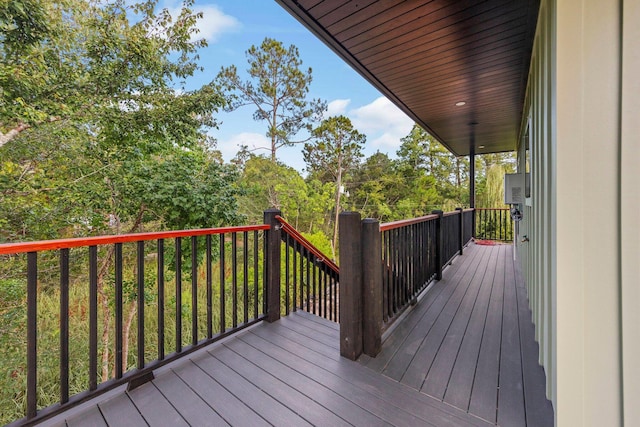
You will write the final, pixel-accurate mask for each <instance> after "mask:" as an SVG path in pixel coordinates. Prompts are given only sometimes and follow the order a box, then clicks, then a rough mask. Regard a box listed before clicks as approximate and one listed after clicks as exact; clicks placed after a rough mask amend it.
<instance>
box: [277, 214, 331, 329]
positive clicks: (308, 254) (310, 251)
mask: <svg viewBox="0 0 640 427" xmlns="http://www.w3.org/2000/svg"><path fill="white" fill-rule="evenodd" d="M276 219H277V220H278V221H279V222H280V224H281V227H282V228H281V238H282V241H283V242H284V248H283V250H284V269H282V267H281V271H280V277H281V283H280V286H282V287H283V288H284V295H283V293H282V291H281V296H282V298H283V301H282V305H283V306H284V310H285V315H288V314H289V311H296V310H298V309H302V310H305V311H307V312H309V313H312V314H315V315H317V316H320V317H324V318H325V319H329V320H333V321H334V322H337V321H338V319H339V310H338V283H339V280H340V269H339V268H338V266H337V265H336V264H335V263H334V262H333V261H331V260H330V259H328V258H327V256H326V255H325V254H323V253H322V252H321V251H320V250H319V249H318V248H316V247H315V246H314V245H313V244H312V243H311V242H309V241H308V240H307V239H305V238H304V236H302V234H300V233H299V232H298V231H297V230H296V229H295V228H294V227H293V226H291V225H290V224H289V223H288V222H286V221H285V220H284V218H282V217H281V216H279V215H278V216H276ZM283 273H284V274H283Z"/></svg>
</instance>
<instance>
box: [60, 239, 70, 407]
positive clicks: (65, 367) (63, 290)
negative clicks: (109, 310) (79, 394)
mask: <svg viewBox="0 0 640 427" xmlns="http://www.w3.org/2000/svg"><path fill="white" fill-rule="evenodd" d="M68 401H69V249H60V403H61V404H64V403H67V402H68Z"/></svg>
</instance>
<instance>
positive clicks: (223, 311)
mask: <svg viewBox="0 0 640 427" xmlns="http://www.w3.org/2000/svg"><path fill="white" fill-rule="evenodd" d="M224 252H225V251H224V233H222V234H220V333H221V334H223V333H224V332H225V329H226V316H227V310H226V307H225V304H224V303H225V301H224V300H225V290H224V267H225V266H224V257H225V254H224Z"/></svg>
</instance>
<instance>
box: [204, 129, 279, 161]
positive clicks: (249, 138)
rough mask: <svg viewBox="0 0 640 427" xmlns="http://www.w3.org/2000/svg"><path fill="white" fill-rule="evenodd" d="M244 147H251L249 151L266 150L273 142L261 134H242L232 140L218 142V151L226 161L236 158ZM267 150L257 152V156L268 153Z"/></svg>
mask: <svg viewBox="0 0 640 427" xmlns="http://www.w3.org/2000/svg"><path fill="white" fill-rule="evenodd" d="M242 145H246V146H247V147H249V150H253V149H256V148H266V149H268V148H269V147H270V146H271V141H270V140H269V139H268V138H267V137H266V136H264V135H263V134H260V133H255V132H241V133H238V134H235V135H232V136H231V137H230V138H228V139H226V140H224V141H220V140H219V141H218V144H217V147H216V148H217V149H218V150H220V152H221V153H222V157H223V158H224V159H225V160H231V159H232V158H234V157H235V155H236V154H237V153H238V150H240V147H241V146H242ZM267 152H268V151H267V150H256V151H255V153H256V154H261V153H267Z"/></svg>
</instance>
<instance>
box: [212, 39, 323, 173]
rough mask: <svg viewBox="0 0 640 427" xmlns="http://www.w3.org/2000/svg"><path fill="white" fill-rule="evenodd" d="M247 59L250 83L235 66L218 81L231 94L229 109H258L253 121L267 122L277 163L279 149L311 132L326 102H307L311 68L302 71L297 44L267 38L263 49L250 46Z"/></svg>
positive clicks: (222, 74)
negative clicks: (248, 106)
mask: <svg viewBox="0 0 640 427" xmlns="http://www.w3.org/2000/svg"><path fill="white" fill-rule="evenodd" d="M246 56H247V62H248V64H249V68H248V69H247V73H248V74H249V79H248V80H246V81H243V80H242V79H241V78H240V76H239V75H238V70H237V68H236V66H235V65H232V66H230V67H223V68H222V69H221V70H220V73H219V74H218V76H217V81H218V82H219V84H220V85H221V86H222V87H224V88H225V89H226V90H227V91H229V92H230V93H231V99H230V104H229V109H231V110H234V109H236V108H239V107H242V106H245V105H252V106H254V107H256V111H255V112H254V114H253V118H254V119H255V120H257V121H266V122H267V132H266V135H267V137H268V138H269V140H270V141H271V146H270V147H268V148H269V150H270V151H271V161H273V162H275V161H276V152H277V150H278V148H280V147H284V146H288V145H292V144H294V143H295V141H293V140H292V138H294V137H295V136H296V135H297V134H298V133H299V132H300V131H301V130H303V129H306V130H307V131H311V128H312V124H313V123H314V122H315V121H318V120H319V119H320V118H321V116H322V113H323V112H324V111H325V110H326V102H324V101H321V100H319V99H314V100H311V101H308V100H307V94H308V92H309V85H310V84H311V81H312V77H311V68H308V69H307V70H306V71H303V70H301V69H300V67H301V66H302V60H300V54H299V52H298V48H297V47H295V46H294V45H291V46H289V47H288V48H285V47H284V46H283V44H282V43H281V42H279V41H277V40H274V39H271V38H268V37H267V38H265V39H264V41H263V42H262V44H261V45H260V46H251V47H250V48H249V50H247V52H246ZM260 148H265V147H260Z"/></svg>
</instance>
